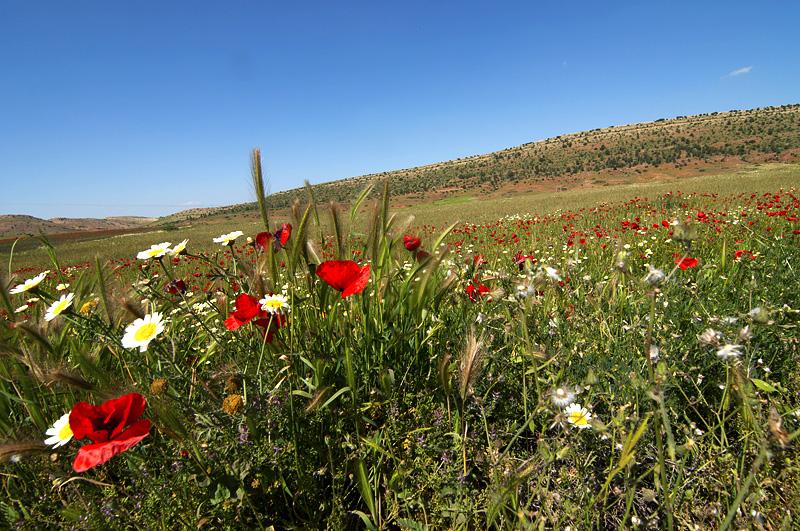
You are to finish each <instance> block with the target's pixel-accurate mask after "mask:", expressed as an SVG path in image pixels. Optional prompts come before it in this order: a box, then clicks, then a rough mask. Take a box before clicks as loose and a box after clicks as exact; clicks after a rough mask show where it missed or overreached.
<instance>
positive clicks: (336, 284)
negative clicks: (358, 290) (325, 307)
mask: <svg viewBox="0 0 800 531" xmlns="http://www.w3.org/2000/svg"><path fill="white" fill-rule="evenodd" d="M316 272H317V276H318V277H319V278H321V279H322V280H324V281H325V282H326V283H327V284H328V285H329V286H330V287H332V288H333V289H335V290H337V291H344V290H345V289H346V288H347V286H349V285H350V284H351V283H352V282H353V280H354V279H355V278H356V277H357V276H358V274H359V273H360V272H361V269H360V268H359V267H358V264H356V263H355V262H353V261H352V260H329V261H327V262H322V263H321V264H320V265H319V266H318V267H317V271H316Z"/></svg>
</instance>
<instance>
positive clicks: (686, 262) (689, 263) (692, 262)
mask: <svg viewBox="0 0 800 531" xmlns="http://www.w3.org/2000/svg"><path fill="white" fill-rule="evenodd" d="M698 263H700V261H699V260H698V259H697V258H692V257H690V256H685V257H683V258H676V259H675V264H677V266H678V267H680V268H681V269H683V270H686V269H690V268H693V267H697V264H698Z"/></svg>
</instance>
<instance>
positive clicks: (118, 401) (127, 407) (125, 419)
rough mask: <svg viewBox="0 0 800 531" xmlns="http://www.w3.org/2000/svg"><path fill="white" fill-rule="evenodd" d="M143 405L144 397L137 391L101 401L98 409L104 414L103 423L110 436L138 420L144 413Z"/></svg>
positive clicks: (117, 433) (144, 403)
mask: <svg viewBox="0 0 800 531" xmlns="http://www.w3.org/2000/svg"><path fill="white" fill-rule="evenodd" d="M145 405H146V402H145V399H144V397H143V396H142V395H140V394H139V393H129V394H127V395H123V396H121V397H119V398H112V399H111V400H106V401H105V402H103V403H102V404H101V405H100V410H101V411H102V412H103V413H105V414H106V418H105V425H106V427H107V429H109V430H110V431H111V433H110V438H112V439H113V438H114V437H116V436H117V435H119V434H120V433H121V432H122V431H123V430H124V429H125V428H127V427H128V426H130V425H131V424H133V423H134V422H136V421H137V420H139V417H141V416H142V413H144V407H145ZM95 442H98V441H95Z"/></svg>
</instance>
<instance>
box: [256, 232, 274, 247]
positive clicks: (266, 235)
mask: <svg viewBox="0 0 800 531" xmlns="http://www.w3.org/2000/svg"><path fill="white" fill-rule="evenodd" d="M272 238H273V236H272V233H270V232H259V233H258V234H256V245H258V246H259V247H261V248H262V249H266V248H267V246H268V245H269V242H270V240H272Z"/></svg>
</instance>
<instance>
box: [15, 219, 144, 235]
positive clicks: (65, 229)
mask: <svg viewBox="0 0 800 531" xmlns="http://www.w3.org/2000/svg"><path fill="white" fill-rule="evenodd" d="M157 219H158V218H145V217H139V216H117V217H109V218H103V219H94V218H52V219H40V218H36V217H33V216H25V215H17V214H4V215H0V239H7V238H13V237H16V236H22V235H24V234H33V235H38V234H40V233H44V234H48V235H50V234H65V233H72V232H101V231H118V230H125V229H132V228H137V227H141V226H143V225H147V224H149V223H153V222H154V221H157Z"/></svg>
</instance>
